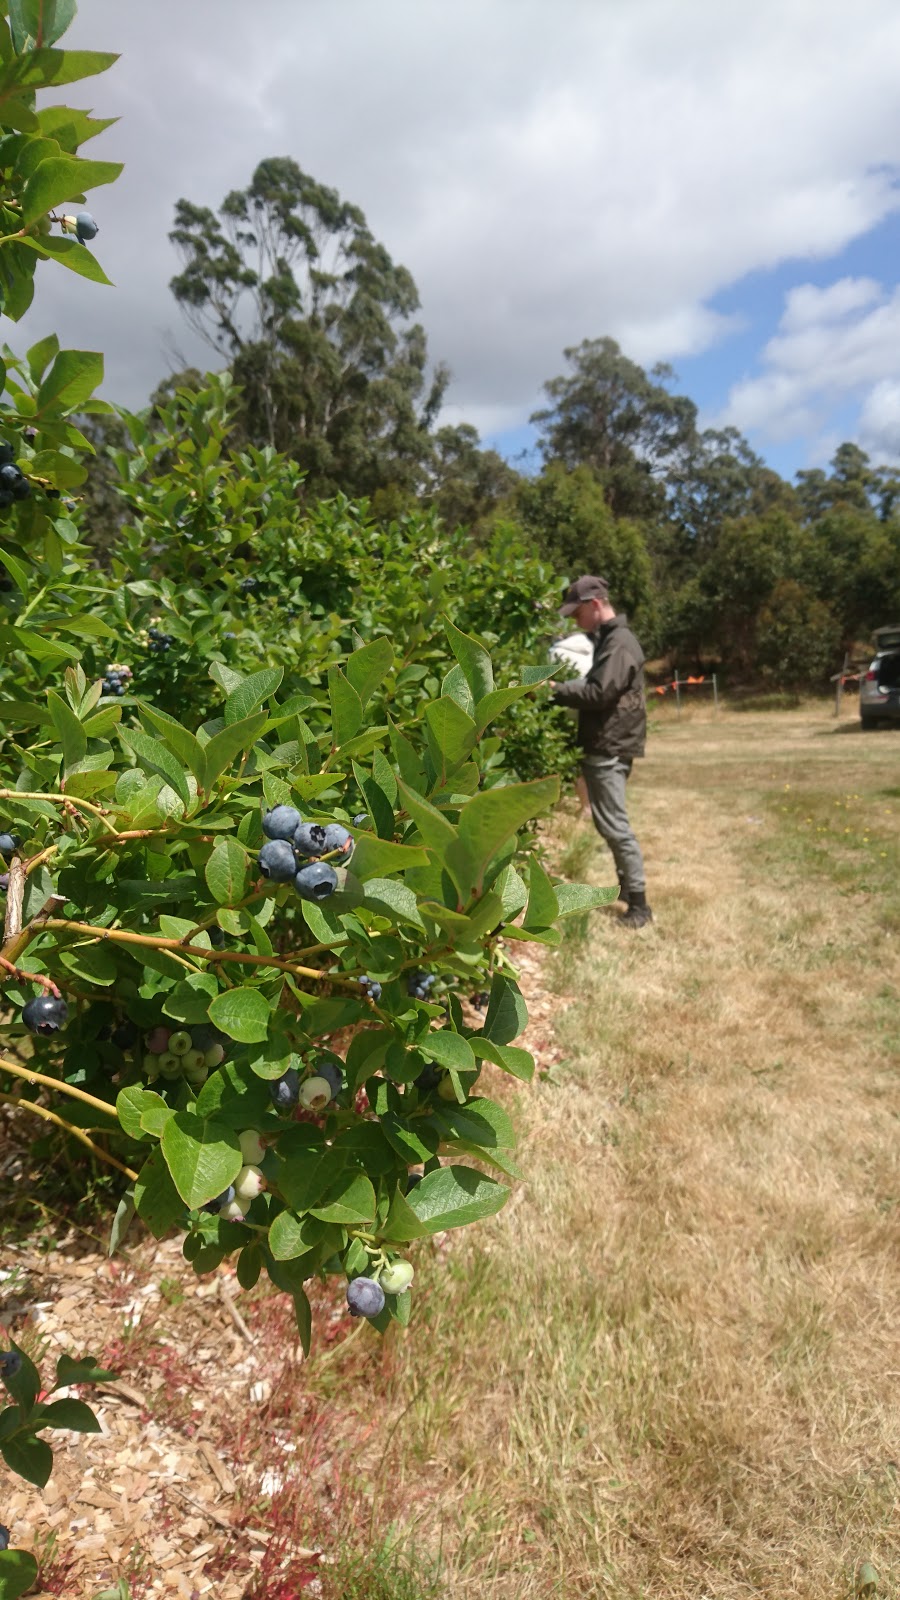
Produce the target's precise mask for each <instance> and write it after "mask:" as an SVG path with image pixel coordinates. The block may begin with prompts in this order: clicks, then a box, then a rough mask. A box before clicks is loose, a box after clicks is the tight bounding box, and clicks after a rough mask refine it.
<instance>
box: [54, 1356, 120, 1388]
mask: <svg viewBox="0 0 900 1600" xmlns="http://www.w3.org/2000/svg"><path fill="white" fill-rule="evenodd" d="M116 1376H117V1374H116V1373H115V1372H110V1371H109V1369H108V1368H107V1367H101V1365H100V1363H99V1361H95V1360H94V1358H93V1356H78V1357H75V1356H69V1355H61V1356H60V1358H59V1360H58V1361H57V1363H56V1382H55V1383H54V1385H53V1387H54V1389H68V1388H69V1386H70V1384H73V1383H106V1381H107V1379H109V1378H115V1377H116Z"/></svg>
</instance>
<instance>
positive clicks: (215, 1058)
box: [203, 1044, 225, 1068]
mask: <svg viewBox="0 0 900 1600" xmlns="http://www.w3.org/2000/svg"><path fill="white" fill-rule="evenodd" d="M203 1059H204V1061H205V1062H206V1065H207V1066H208V1067H210V1068H212V1067H218V1066H221V1064H222V1062H223V1061H224V1060H225V1051H224V1050H223V1049H222V1046H221V1045H220V1044H211V1045H210V1047H209V1049H208V1050H207V1051H206V1053H205V1054H204V1057H203Z"/></svg>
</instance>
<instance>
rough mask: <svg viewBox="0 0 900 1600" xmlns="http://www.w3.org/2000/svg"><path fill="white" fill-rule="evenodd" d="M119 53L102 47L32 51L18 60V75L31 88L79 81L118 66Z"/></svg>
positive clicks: (20, 80)
mask: <svg viewBox="0 0 900 1600" xmlns="http://www.w3.org/2000/svg"><path fill="white" fill-rule="evenodd" d="M118 59H119V58H118V56H116V55H110V54H109V53H108V52H106V51H102V50H47V49H41V50H29V51H27V52H26V54H25V55H23V57H22V59H21V61H20V62H19V63H18V70H17V77H18V81H19V82H20V83H21V84H24V85H25V86H26V87H27V88H32V89H48V88H50V87H51V86H52V85H54V84H61V83H77V82H78V80H79V78H93V77H94V76H95V75H96V74H97V73H98V72H106V71H107V70H108V69H109V68H110V67H113V66H115V64H116V62H117V61H118Z"/></svg>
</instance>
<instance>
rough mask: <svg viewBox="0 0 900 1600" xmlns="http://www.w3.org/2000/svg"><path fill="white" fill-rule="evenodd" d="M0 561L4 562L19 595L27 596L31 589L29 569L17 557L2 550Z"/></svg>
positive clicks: (0, 551)
mask: <svg viewBox="0 0 900 1600" xmlns="http://www.w3.org/2000/svg"><path fill="white" fill-rule="evenodd" d="M0 561H2V562H3V565H4V566H5V568H6V570H7V572H8V573H9V575H10V577H11V578H12V580H13V583H14V584H15V585H16V588H17V589H18V590H19V593H20V594H23V595H27V594H28V592H29V589H30V587H31V573H30V572H29V569H28V568H27V567H26V566H24V565H23V563H22V562H21V561H17V560H16V558H15V556H11V555H10V554H9V552H8V551H7V550H0Z"/></svg>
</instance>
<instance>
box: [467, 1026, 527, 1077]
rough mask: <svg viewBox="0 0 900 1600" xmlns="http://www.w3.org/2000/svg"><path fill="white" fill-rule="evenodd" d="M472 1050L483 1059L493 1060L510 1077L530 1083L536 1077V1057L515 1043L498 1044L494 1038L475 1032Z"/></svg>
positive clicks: (471, 1041)
mask: <svg viewBox="0 0 900 1600" xmlns="http://www.w3.org/2000/svg"><path fill="white" fill-rule="evenodd" d="M470 1043H471V1046H472V1050H473V1051H474V1053H475V1055H476V1056H478V1057H479V1059H480V1060H482V1061H492V1062H493V1063H494V1066H495V1067H500V1068H501V1070H502V1071H503V1072H508V1073H509V1075H510V1077H512V1078H519V1079H520V1080H521V1082H522V1083H530V1082H531V1080H532V1078H533V1077H534V1057H533V1056H532V1055H531V1054H530V1053H529V1052H528V1051H527V1050H522V1049H520V1048H519V1046H518V1045H514V1044H497V1043H496V1041H495V1040H493V1039H483V1038H482V1037H481V1036H480V1034H477V1033H476V1034H475V1035H474V1036H473V1037H472V1039H471V1040H470Z"/></svg>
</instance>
